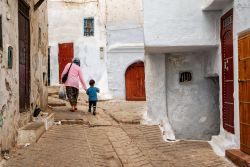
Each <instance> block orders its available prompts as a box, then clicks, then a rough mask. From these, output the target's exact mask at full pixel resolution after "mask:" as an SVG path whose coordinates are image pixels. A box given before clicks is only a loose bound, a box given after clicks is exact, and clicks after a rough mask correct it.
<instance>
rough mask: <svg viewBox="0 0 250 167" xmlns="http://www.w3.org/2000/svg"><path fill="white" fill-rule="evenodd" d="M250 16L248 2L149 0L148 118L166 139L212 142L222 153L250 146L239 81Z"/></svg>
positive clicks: (146, 27)
mask: <svg viewBox="0 0 250 167" xmlns="http://www.w3.org/2000/svg"><path fill="white" fill-rule="evenodd" d="M249 14H250V1H248V0H234V1H233V0H189V1H186V0H176V1H171V0H155V1H150V0H144V38H145V52H146V53H145V64H146V67H145V70H146V93H147V104H148V113H147V118H148V120H149V121H152V122H153V123H157V124H162V126H163V127H164V129H165V131H166V134H167V135H166V138H167V139H172V140H173V139H195V140H196V139H199V140H211V143H212V145H213V146H214V147H213V148H215V149H216V150H217V152H218V153H220V154H222V155H223V154H224V153H225V150H227V149H231V148H240V146H241V147H243V146H246V147H249V146H248V144H247V142H246V141H244V139H243V138H244V136H245V137H246V136H247V134H248V136H249V133H250V128H249V127H247V126H245V125H241V129H245V132H243V131H242V132H240V122H242V120H245V122H244V124H246V125H247V124H249V123H247V121H249V120H247V119H248V118H246V117H247V116H246V114H245V115H242V117H241V118H240V113H244V112H245V111H244V110H243V109H240V105H241V103H240V101H239V97H240V96H239V86H240V85H239V83H238V80H239V75H238V73H239V69H240V68H241V67H240V65H239V64H240V63H239V62H238V58H239V54H238V53H239V52H240V50H239V49H238V41H239V39H240V38H241V36H242V34H243V35H244V34H245V33H248V32H249V31H248V30H249V29H250V19H249V17H247V16H249ZM244 47H245V48H247V46H242V48H243V49H242V50H244V49H245V48H244ZM248 47H249V46H248ZM245 50H247V49H245ZM248 68H249V67H248ZM240 119H242V120H241V121H240ZM244 133H245V134H244ZM240 136H243V137H241V138H242V140H240ZM245 140H246V139H245ZM248 141H249V140H248ZM244 142H245V143H244ZM246 149H247V148H246ZM246 149H245V150H246ZM244 152H247V151H244Z"/></svg>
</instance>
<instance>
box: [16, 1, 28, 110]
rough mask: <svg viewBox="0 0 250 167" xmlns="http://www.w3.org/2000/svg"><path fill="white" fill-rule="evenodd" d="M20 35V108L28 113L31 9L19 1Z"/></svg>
mask: <svg viewBox="0 0 250 167" xmlns="http://www.w3.org/2000/svg"><path fill="white" fill-rule="evenodd" d="M18 33H19V34H18V35H19V108H20V112H24V111H27V110H28V109H29V106H30V23H29V7H28V6H27V4H26V3H25V2H24V1H22V0H19V1H18Z"/></svg>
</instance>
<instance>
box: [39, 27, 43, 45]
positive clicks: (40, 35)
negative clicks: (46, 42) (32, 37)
mask: <svg viewBox="0 0 250 167" xmlns="http://www.w3.org/2000/svg"><path fill="white" fill-rule="evenodd" d="M41 42H42V29H41V27H39V29H38V46H39V47H40V46H41Z"/></svg>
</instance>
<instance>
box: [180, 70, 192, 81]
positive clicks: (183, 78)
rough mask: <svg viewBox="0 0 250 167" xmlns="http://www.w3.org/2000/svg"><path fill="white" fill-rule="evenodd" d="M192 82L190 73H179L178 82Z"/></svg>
mask: <svg viewBox="0 0 250 167" xmlns="http://www.w3.org/2000/svg"><path fill="white" fill-rule="evenodd" d="M190 81H192V73H191V72H180V78H179V82H180V83H184V82H190Z"/></svg>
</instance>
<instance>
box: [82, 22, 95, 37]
mask: <svg viewBox="0 0 250 167" xmlns="http://www.w3.org/2000/svg"><path fill="white" fill-rule="evenodd" d="M84 36H94V18H85V19H84Z"/></svg>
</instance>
